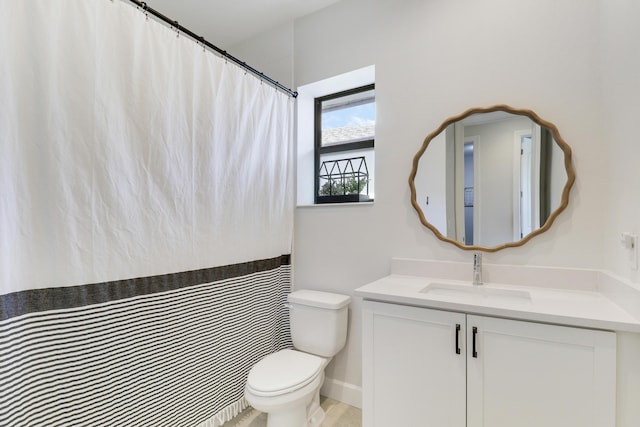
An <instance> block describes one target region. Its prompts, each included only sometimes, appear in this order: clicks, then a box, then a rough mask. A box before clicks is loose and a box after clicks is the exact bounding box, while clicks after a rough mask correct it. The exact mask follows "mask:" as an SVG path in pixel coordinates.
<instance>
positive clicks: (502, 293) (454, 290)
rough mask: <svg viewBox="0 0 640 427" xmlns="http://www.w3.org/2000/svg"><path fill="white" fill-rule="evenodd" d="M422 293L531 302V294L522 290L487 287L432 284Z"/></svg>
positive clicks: (423, 289)
mask: <svg viewBox="0 0 640 427" xmlns="http://www.w3.org/2000/svg"><path fill="white" fill-rule="evenodd" d="M420 292H421V293H424V294H429V295H432V296H443V297H453V298H473V299H478V298H482V299H486V300H509V301H523V302H524V301H531V294H530V293H529V292H528V291H524V290H521V289H505V288H494V287H489V286H487V285H481V286H473V285H470V284H469V285H466V284H458V283H438V282H431V283H429V284H428V285H427V286H425V287H424V288H422V290H420Z"/></svg>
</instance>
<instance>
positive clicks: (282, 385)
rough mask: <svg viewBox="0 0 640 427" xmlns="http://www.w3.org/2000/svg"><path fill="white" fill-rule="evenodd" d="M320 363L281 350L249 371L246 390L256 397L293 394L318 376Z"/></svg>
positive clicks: (316, 359) (298, 354)
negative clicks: (290, 392) (292, 392)
mask: <svg viewBox="0 0 640 427" xmlns="http://www.w3.org/2000/svg"><path fill="white" fill-rule="evenodd" d="M323 363H324V359H323V358H321V357H318V356H314V355H312V354H307V353H302V352H300V351H296V350H289V349H286V350H281V351H279V352H277V353H273V354H270V355H268V356H267V357H265V358H264V359H262V360H261V361H259V362H258V363H256V364H255V365H254V367H253V368H251V371H250V372H249V377H248V378H247V386H248V387H250V388H251V390H252V391H253V392H254V393H256V394H260V395H264V396H266V395H277V394H283V393H287V392H289V391H293V390H297V389H299V388H301V387H304V386H305V385H307V384H309V383H310V382H311V381H313V380H314V379H315V378H316V377H317V376H318V374H320V373H321V372H322V369H323Z"/></svg>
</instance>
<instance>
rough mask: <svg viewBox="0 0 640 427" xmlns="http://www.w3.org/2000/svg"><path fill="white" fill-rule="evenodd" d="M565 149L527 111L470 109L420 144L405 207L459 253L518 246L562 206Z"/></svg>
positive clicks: (567, 168)
mask: <svg viewBox="0 0 640 427" xmlns="http://www.w3.org/2000/svg"><path fill="white" fill-rule="evenodd" d="M574 179H575V175H574V172H573V168H572V166H571V150H570V148H569V146H568V145H567V144H566V143H565V142H564V141H563V140H562V139H561V138H560V135H559V133H558V131H557V129H556V128H555V126H554V125H553V124H551V123H549V122H546V121H544V120H542V119H540V118H539V117H538V116H537V115H536V114H535V113H533V112H531V111H529V110H517V109H513V108H511V107H507V106H495V107H490V108H486V109H471V110H469V111H467V112H465V113H463V114H461V115H460V116H457V117H453V118H451V119H449V120H447V121H446V122H445V123H443V124H442V125H441V126H440V128H438V130H436V131H435V132H433V133H432V134H430V135H429V136H428V137H427V139H425V141H424V144H423V147H422V148H421V150H420V151H419V152H418V154H416V157H415V159H414V168H413V171H412V174H411V177H410V180H409V181H410V186H411V194H412V204H413V205H414V207H415V208H416V210H417V211H418V213H419V216H420V219H421V221H422V222H423V224H424V225H426V226H427V227H429V228H430V229H432V230H433V231H434V233H435V234H436V236H437V237H438V238H440V239H441V240H445V241H450V242H452V243H454V244H456V246H459V247H461V248H463V249H480V250H487V251H494V250H498V249H502V248H504V247H508V246H519V245H521V244H523V243H524V242H526V241H527V240H529V239H530V238H531V237H533V236H534V235H536V234H539V233H541V232H543V231H545V230H546V229H547V228H548V227H549V226H550V225H551V223H552V222H553V219H554V218H555V217H556V216H557V215H558V214H559V213H560V211H562V210H563V209H564V208H565V207H566V205H567V203H568V193H569V189H570V187H571V185H572V184H573V181H574Z"/></svg>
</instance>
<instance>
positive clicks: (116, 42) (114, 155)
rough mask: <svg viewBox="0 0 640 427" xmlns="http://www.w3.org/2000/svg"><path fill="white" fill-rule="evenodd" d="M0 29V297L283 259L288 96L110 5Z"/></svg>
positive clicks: (288, 219) (126, 8) (30, 6)
mask: <svg viewBox="0 0 640 427" xmlns="http://www.w3.org/2000/svg"><path fill="white" fill-rule="evenodd" d="M0 31H1V32H2V33H1V37H0V55H1V58H0V59H1V62H0V162H2V164H1V165H0V189H1V192H2V193H1V203H0V231H1V234H2V240H1V246H0V292H1V293H8V292H13V291H18V290H23V289H33V288H42V287H48V286H60V285H69V284H82V283H92V282H97V281H105V280H116V279H121V278H127V277H137V276H146V275H150V274H160V273H168V272H172V271H182V270H188V269H195V268H202V267H209V266H211V265H226V264H232V263H236V262H242V261H246V260H248V259H249V260H251V259H261V258H267V257H271V256H273V255H280V254H283V253H289V251H290V242H291V230H292V226H291V224H292V212H293V199H292V197H293V196H292V194H293V193H292V180H291V169H292V168H291V123H290V121H291V117H292V108H293V103H294V102H293V100H291V99H290V98H289V97H288V95H286V94H284V93H281V92H279V91H276V90H275V89H274V88H273V87H271V86H269V85H267V84H264V83H261V81H260V80H259V79H257V78H255V77H253V76H251V75H249V74H246V73H245V72H244V71H243V70H241V69H240V68H239V67H237V66H235V65H233V64H231V63H226V61H225V60H224V59H221V58H219V57H217V56H216V55H214V54H212V53H211V52H208V51H204V49H203V47H202V46H201V45H199V44H197V43H195V42H193V41H192V40H190V39H188V38H187V37H186V36H184V35H181V34H178V33H177V32H176V31H174V30H173V29H170V28H167V27H166V26H164V25H161V24H159V23H158V22H155V21H153V20H152V19H151V18H149V19H146V17H145V15H144V14H143V13H142V12H141V11H139V10H136V8H134V7H131V6H130V5H129V4H128V3H123V2H120V1H109V0H57V1H55V0H40V1H37V0H20V1H18V0H7V1H2V2H0Z"/></svg>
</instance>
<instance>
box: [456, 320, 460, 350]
mask: <svg viewBox="0 0 640 427" xmlns="http://www.w3.org/2000/svg"><path fill="white" fill-rule="evenodd" d="M456 354H460V324H459V323H456Z"/></svg>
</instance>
